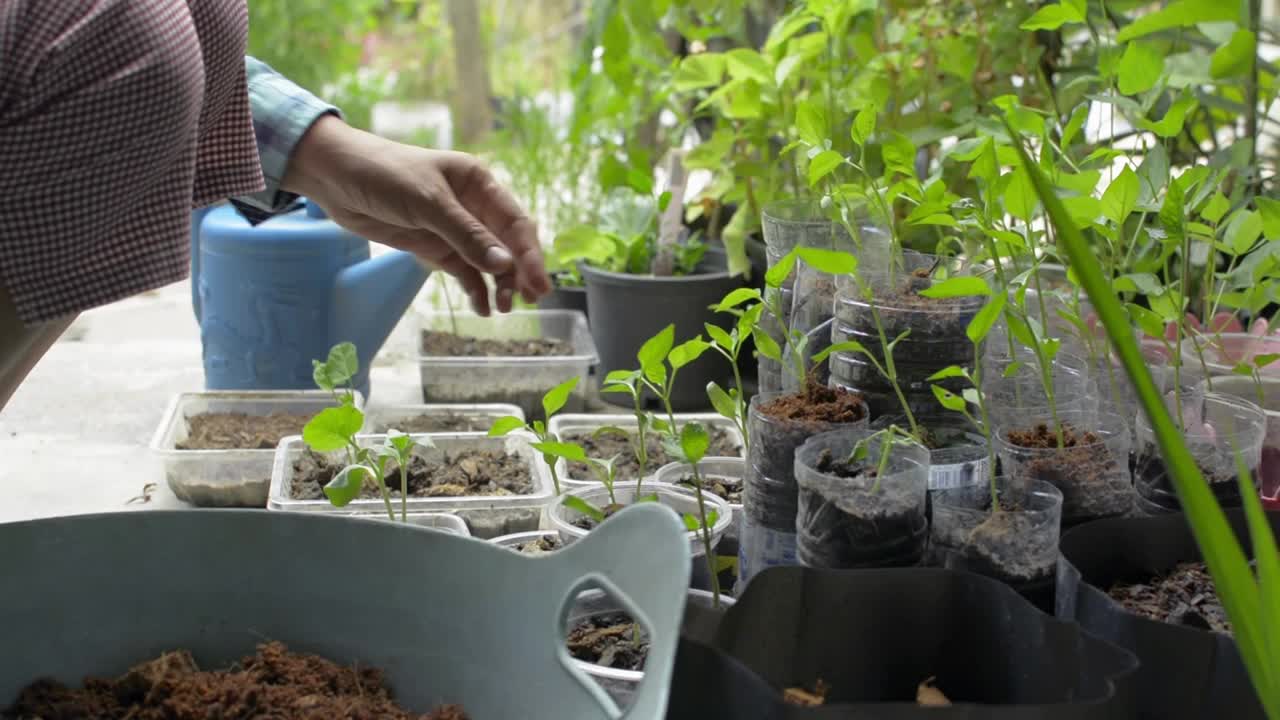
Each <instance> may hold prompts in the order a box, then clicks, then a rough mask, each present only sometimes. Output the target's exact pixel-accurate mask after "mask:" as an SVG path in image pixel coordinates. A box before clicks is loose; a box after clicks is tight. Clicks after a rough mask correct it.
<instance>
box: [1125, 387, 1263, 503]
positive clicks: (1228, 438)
mask: <svg viewBox="0 0 1280 720" xmlns="http://www.w3.org/2000/svg"><path fill="white" fill-rule="evenodd" d="M1246 379H1247V378H1246ZM1214 382H1216V381H1214ZM1178 400H1180V401H1181V403H1182V421H1183V426H1184V427H1183V437H1184V438H1185V439H1186V441H1187V445H1188V448H1189V449H1190V450H1191V454H1192V456H1193V457H1195V460H1196V464H1197V465H1198V466H1199V467H1200V472H1201V474H1202V475H1203V476H1204V479H1205V481H1206V482H1207V483H1208V484H1209V489H1210V490H1212V491H1213V494H1214V496H1215V497H1216V498H1217V499H1218V502H1219V503H1220V504H1221V505H1222V506H1223V507H1239V506H1240V503H1241V498H1240V485H1239V482H1238V480H1237V474H1238V473H1237V453H1238V454H1239V460H1240V461H1242V462H1243V463H1244V466H1245V467H1247V468H1248V469H1249V472H1250V474H1251V475H1252V477H1253V478H1254V482H1258V480H1259V473H1258V468H1259V466H1260V465H1261V463H1262V447H1263V443H1264V442H1265V439H1266V433H1267V416H1266V413H1265V412H1263V410H1262V408H1260V407H1258V406H1257V405H1255V404H1253V403H1252V402H1249V401H1248V400H1245V399H1243V398H1239V397H1236V396H1235V395H1228V394H1226V393H1219V392H1207V391H1206V385H1205V384H1203V383H1202V384H1201V385H1199V386H1197V387H1196V388H1188V389H1184V390H1183V392H1182V393H1181V394H1180V395H1178V396H1177V399H1175V396H1174V395H1173V394H1172V393H1169V394H1166V396H1165V402H1166V404H1168V405H1170V406H1171V408H1173V409H1171V411H1170V413H1171V415H1172V416H1173V419H1174V422H1177V420H1178V415H1177V414H1176V412H1175V411H1174V410H1176V405H1175V403H1176V402H1177V401H1178ZM1136 445H1137V447H1136V455H1137V457H1136V470H1135V472H1136V475H1137V477H1136V479H1135V483H1134V484H1135V486H1136V488H1137V491H1138V497H1139V502H1138V507H1139V509H1140V510H1141V511H1142V512H1143V513H1145V514H1148V515H1159V514H1163V513H1172V512H1180V511H1181V509H1182V503H1181V502H1180V501H1179V500H1178V495H1177V492H1176V491H1175V490H1174V487H1173V482H1172V481H1171V480H1170V479H1169V474H1168V469H1167V467H1166V466H1165V463H1164V459H1163V458H1162V457H1161V456H1160V450H1159V447H1158V445H1157V444H1156V441H1155V433H1154V431H1153V430H1152V429H1151V424H1150V423H1149V422H1148V421H1147V418H1146V416H1145V415H1141V416H1139V417H1138V429H1137V443H1136Z"/></svg>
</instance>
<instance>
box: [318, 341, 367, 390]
mask: <svg viewBox="0 0 1280 720" xmlns="http://www.w3.org/2000/svg"><path fill="white" fill-rule="evenodd" d="M311 366H312V371H311V378H312V379H313V380H314V381H315V383H316V386H317V387H319V388H320V389H321V390H333V389H334V388H337V387H341V386H343V385H346V384H347V383H349V382H351V378H353V377H355V375H356V372H357V371H358V370H359V369H360V359H359V356H358V355H357V354H356V346H355V344H353V343H349V342H343V343H338V344H337V345H334V346H333V348H331V349H330V350H329V358H328V359H327V360H325V361H324V362H323V363H322V362H320V361H319V360H312V361H311Z"/></svg>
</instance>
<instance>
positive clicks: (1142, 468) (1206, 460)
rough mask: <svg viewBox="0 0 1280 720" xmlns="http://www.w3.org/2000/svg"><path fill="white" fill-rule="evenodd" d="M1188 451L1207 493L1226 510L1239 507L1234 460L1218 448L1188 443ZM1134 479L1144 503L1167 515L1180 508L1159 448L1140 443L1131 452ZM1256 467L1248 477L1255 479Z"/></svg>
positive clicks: (1229, 454)
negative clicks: (1165, 512)
mask: <svg viewBox="0 0 1280 720" xmlns="http://www.w3.org/2000/svg"><path fill="white" fill-rule="evenodd" d="M1187 449H1188V450H1190V451H1191V454H1192V457H1194V458H1195V462H1196V467H1198V468H1199V469H1200V475H1201V477H1203V478H1204V479H1205V481H1206V482H1207V483H1208V485H1209V490H1210V492H1212V493H1213V496H1214V498H1216V499H1217V501H1218V504H1219V505H1221V506H1222V507H1226V508H1234V507H1240V506H1241V505H1242V504H1243V503H1244V499H1243V498H1241V497H1240V483H1239V481H1238V480H1237V479H1236V466H1235V458H1234V457H1233V456H1232V455H1231V453H1230V452H1229V451H1228V450H1226V449H1225V448H1218V447H1214V446H1211V445H1209V444H1207V443H1195V442H1194V441H1189V442H1188V448H1187ZM1135 455H1136V461H1135V463H1134V477H1135V484H1136V485H1137V489H1138V494H1139V495H1141V496H1142V497H1143V498H1144V499H1146V500H1147V501H1149V502H1151V503H1154V504H1155V505H1158V506H1160V507H1161V508H1163V509H1165V510H1168V511H1170V512H1177V511H1179V510H1181V509H1182V502H1181V501H1180V500H1178V494H1177V491H1176V490H1175V489H1174V487H1173V480H1171V479H1170V478H1169V467H1168V466H1167V465H1166V464H1165V462H1164V458H1163V457H1162V456H1161V454H1160V451H1159V449H1157V448H1156V446H1155V445H1153V444H1151V443H1144V444H1143V446H1142V449H1141V450H1140V451H1139V452H1137V453H1135ZM1258 470H1259V469H1258V468H1256V467H1254V468H1250V469H1249V476H1250V477H1253V478H1257V477H1259V474H1258Z"/></svg>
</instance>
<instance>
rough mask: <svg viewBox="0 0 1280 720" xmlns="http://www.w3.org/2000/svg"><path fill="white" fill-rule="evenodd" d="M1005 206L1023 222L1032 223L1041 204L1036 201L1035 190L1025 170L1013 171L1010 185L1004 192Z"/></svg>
mask: <svg viewBox="0 0 1280 720" xmlns="http://www.w3.org/2000/svg"><path fill="white" fill-rule="evenodd" d="M1004 206H1005V209H1006V210H1008V211H1009V214H1010V215H1012V216H1014V217H1016V218H1018V219H1019V220H1022V221H1023V222H1030V221H1031V218H1032V216H1033V215H1035V212H1036V207H1037V206H1039V203H1038V202H1037V201H1036V195H1035V189H1034V188H1033V187H1032V186H1031V181H1030V180H1029V179H1028V178H1027V173H1026V171H1025V170H1023V169H1021V168H1019V169H1017V170H1015V171H1013V173H1012V175H1011V177H1010V179H1009V184H1008V186H1006V187H1005V190H1004Z"/></svg>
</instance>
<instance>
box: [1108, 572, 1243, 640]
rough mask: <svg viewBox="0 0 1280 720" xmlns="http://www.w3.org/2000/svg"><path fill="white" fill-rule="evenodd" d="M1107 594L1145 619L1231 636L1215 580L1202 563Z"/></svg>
mask: <svg viewBox="0 0 1280 720" xmlns="http://www.w3.org/2000/svg"><path fill="white" fill-rule="evenodd" d="M1108 594H1109V595H1110V596H1111V598H1112V599H1114V600H1115V601H1116V602H1119V603H1120V604H1121V605H1123V606H1124V608H1125V609H1126V610H1128V611H1129V612H1132V613H1134V614H1136V615H1141V616H1142V617H1145V618H1150V619H1152V620H1158V621H1160V622H1165V623H1170V624H1173V625H1190V626H1192V627H1198V628H1201V629H1204V630H1212V631H1214V632H1218V633H1223V634H1226V635H1230V634H1231V623H1230V621H1229V620H1227V613H1226V611H1225V610H1223V608H1222V603H1221V602H1220V601H1219V600H1218V593H1217V591H1216V590H1215V589H1214V586H1213V578H1212V577H1210V575H1209V570H1208V568H1207V567H1205V564H1204V563H1201V562H1189V563H1182V564H1181V565H1178V566H1177V567H1175V568H1174V569H1173V570H1172V571H1171V572H1169V573H1168V574H1167V575H1164V576H1161V577H1156V578H1151V579H1149V580H1148V581H1146V582H1136V583H1117V584H1116V585H1114V586H1112V588H1111V590H1110V591H1109V592H1108Z"/></svg>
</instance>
